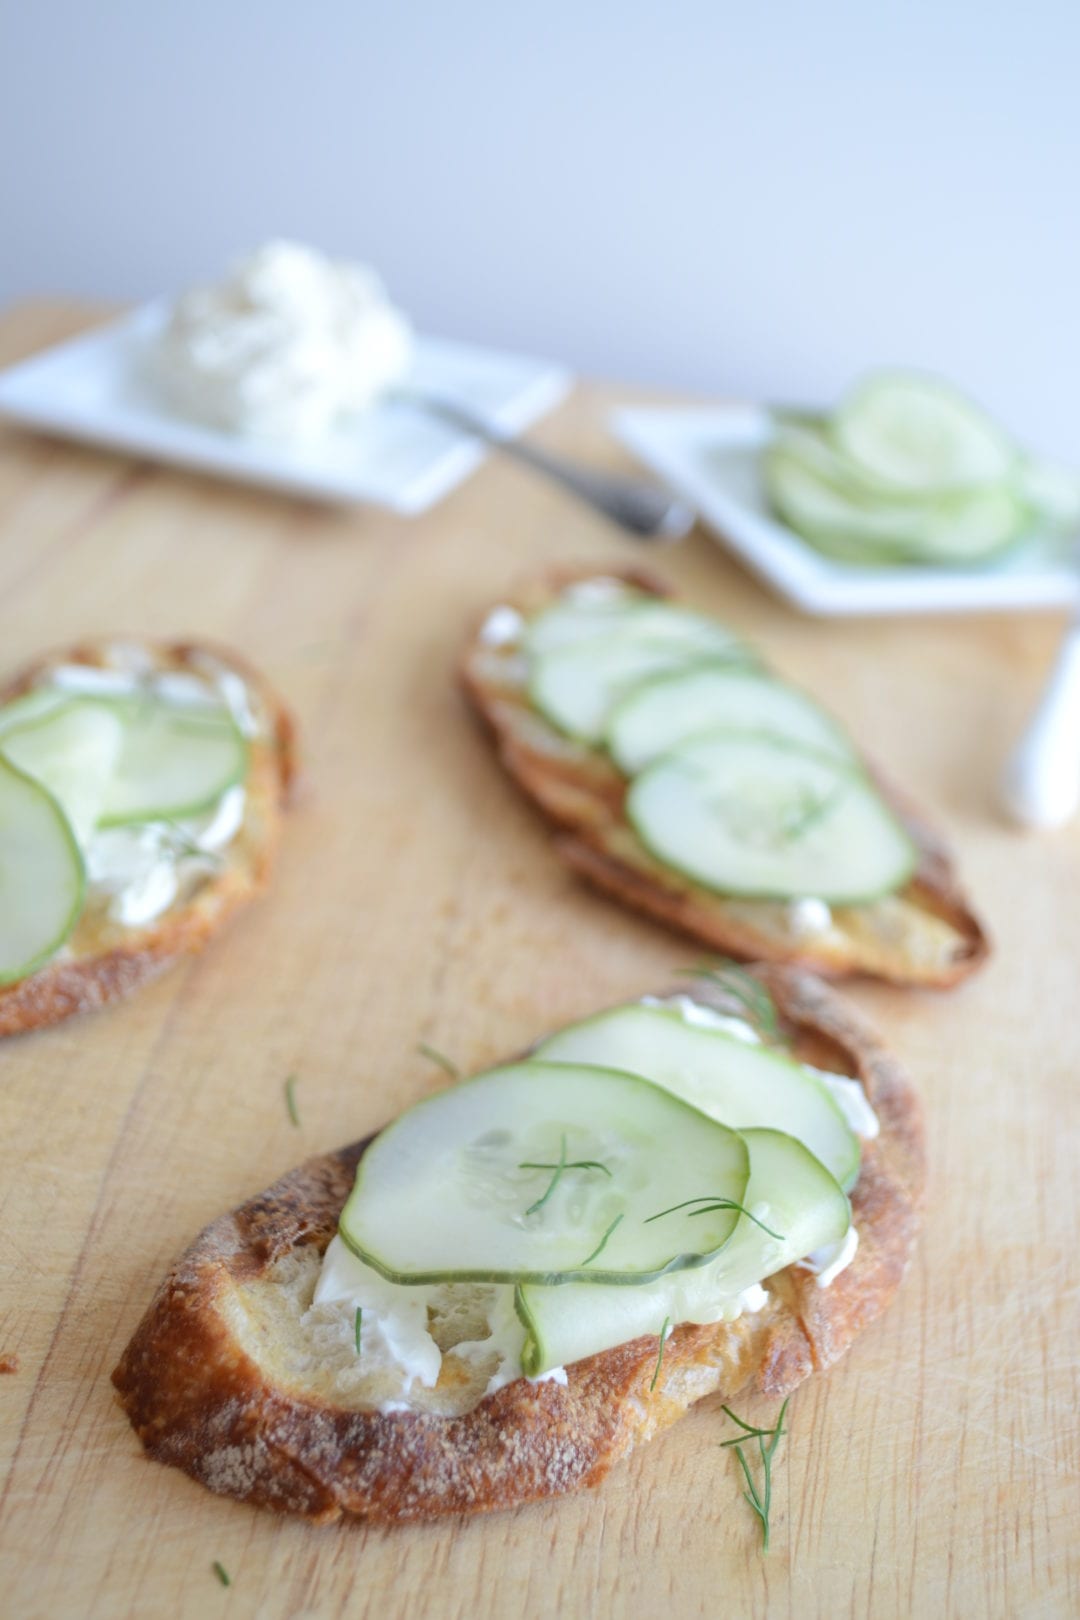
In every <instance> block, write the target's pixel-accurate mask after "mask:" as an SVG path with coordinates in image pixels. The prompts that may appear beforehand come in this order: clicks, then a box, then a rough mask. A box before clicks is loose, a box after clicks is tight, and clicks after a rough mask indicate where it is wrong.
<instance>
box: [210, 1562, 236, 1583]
mask: <svg viewBox="0 0 1080 1620" xmlns="http://www.w3.org/2000/svg"><path fill="white" fill-rule="evenodd" d="M213 1570H214V1574H215V1575H216V1576H217V1578H218V1580H219V1581H220V1582H221V1584H222V1586H231V1585H232V1581H231V1580H230V1579H229V1572H228V1570H227V1569H226V1568H225V1565H224V1564H219V1563H218V1561H217V1559H216V1558H215V1559H214V1564H213Z"/></svg>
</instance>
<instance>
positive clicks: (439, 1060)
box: [416, 1041, 461, 1080]
mask: <svg viewBox="0 0 1080 1620" xmlns="http://www.w3.org/2000/svg"><path fill="white" fill-rule="evenodd" d="M416 1050H417V1051H418V1052H419V1053H420V1055H421V1057H426V1058H427V1059H428V1061H429V1062H431V1063H435V1064H437V1065H438V1066H439V1068H440V1069H442V1070H443V1072H444V1074H448V1075H449V1076H450V1078H451V1080H460V1079H461V1070H460V1069H459V1068H458V1066H457V1064H456V1063H452V1062H451V1061H450V1059H449V1058H448V1057H444V1056H443V1054H442V1053H441V1052H440V1051H438V1050H437V1049H436V1048H435V1047H434V1046H429V1045H428V1043H427V1041H418V1042H417V1043H416Z"/></svg>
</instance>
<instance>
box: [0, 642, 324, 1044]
mask: <svg viewBox="0 0 1080 1620" xmlns="http://www.w3.org/2000/svg"><path fill="white" fill-rule="evenodd" d="M73 667H80V668H84V669H86V670H90V671H102V672H107V673H109V674H114V675H116V676H118V677H125V676H130V678H131V679H132V681H133V682H136V683H140V682H142V683H145V682H147V681H150V680H156V679H158V678H159V677H170V676H178V677H181V678H182V679H184V680H191V679H192V678H194V679H195V680H196V681H198V682H200V683H202V684H203V685H205V688H206V690H207V692H208V693H220V691H221V689H222V687H224V688H225V689H226V690H227V691H228V692H229V694H230V697H231V700H232V702H233V703H234V704H235V705H237V706H238V707H239V708H241V709H242V710H243V711H244V729H245V730H246V732H247V733H248V736H247V745H248V766H247V771H246V774H245V777H244V783H243V786H244V809H243V819H242V821H241V823H240V826H239V829H238V830H237V832H236V834H235V835H234V836H233V837H232V838H231V840H230V841H229V843H228V845H227V846H226V847H225V848H224V849H223V850H222V851H221V853H220V856H219V857H215V859H214V861H213V863H212V870H209V871H206V872H204V873H202V874H201V875H200V877H199V880H198V881H197V882H195V883H193V884H188V885H186V886H185V888H184V890H183V891H182V892H181V893H179V894H178V895H177V897H176V899H175V901H174V902H173V903H172V904H170V905H169V906H168V907H167V909H166V910H164V911H163V912H162V913H161V914H160V915H158V916H156V917H154V918H153V919H152V920H151V921H149V922H147V923H146V924H144V925H142V926H136V927H132V926H129V925H126V924H124V923H123V922H120V921H117V920H116V919H115V918H114V917H112V916H110V915H109V913H108V910H107V909H106V908H105V907H104V906H101V905H96V906H95V905H94V904H88V905H87V906H86V907H85V909H84V910H83V912H82V914H81V915H80V917H79V919H78V921H77V922H76V924H75V927H74V929H73V930H72V932H71V934H70V935H69V937H68V939H67V940H66V942H65V944H64V945H63V947H62V948H61V949H60V950H59V951H58V952H57V953H56V955H54V956H53V957H52V958H51V959H50V960H49V961H47V962H46V963H44V965H43V966H41V967H40V968H38V969H37V970H36V971H35V972H33V973H31V974H30V975H29V976H28V977H26V978H23V979H19V980H17V981H16V982H15V983H13V984H9V985H6V986H4V987H3V988H0V1036H3V1035H17V1034H21V1033H22V1032H24V1031H27V1030H32V1029H37V1028H40V1027H41V1026H43V1025H46V1024H54V1023H58V1022H59V1021H60V1020H62V1019H65V1018H70V1017H71V1016H73V1015H74V1014H76V1013H83V1012H90V1011H93V1010H94V1009H96V1008H99V1007H102V1006H105V1005H106V1004H107V1003H109V1002H113V1001H116V1000H118V999H120V998H121V997H123V996H127V995H129V994H130V993H131V992H132V991H134V990H137V989H138V988H139V987H140V986H141V985H143V984H145V983H146V982H147V981H148V980H150V979H152V978H154V977H156V976H157V975H158V974H160V973H162V972H163V971H164V970H165V969H166V968H167V967H168V966H169V965H170V963H172V962H173V961H175V960H176V959H177V958H178V957H180V956H184V955H188V954H190V953H193V952H196V951H200V950H201V949H202V948H203V946H204V945H206V944H207V942H208V941H209V940H210V939H211V938H212V937H213V936H214V935H215V934H216V933H217V932H218V931H219V929H221V928H222V927H223V926H224V925H225V923H226V922H227V921H228V919H229V918H230V917H231V916H232V915H233V913H234V912H236V911H238V910H239V909H240V908H241V907H242V906H244V905H246V904H247V903H248V901H250V900H251V899H253V898H255V896H257V895H258V894H259V893H260V892H261V891H262V890H263V889H264V888H265V887H266V884H267V881H268V878H269V875H270V871H271V868H272V865H273V860H274V856H275V853H276V850H277V846H278V841H279V837H280V832H281V822H282V812H283V809H284V806H285V804H286V801H287V797H288V793H289V789H290V786H291V784H292V782H293V779H294V775H295V771H296V737H295V727H294V723H293V720H292V716H291V715H290V713H289V711H288V710H287V708H286V707H285V705H284V703H283V702H282V700H281V699H280V698H279V697H278V695H277V693H276V692H275V691H274V690H273V688H272V687H271V686H270V684H269V683H268V682H267V681H266V680H265V679H264V678H263V677H262V676H261V675H260V674H259V673H258V671H257V670H255V669H254V668H253V667H252V666H251V665H250V664H249V663H247V662H246V661H245V660H244V659H243V658H241V657H239V656H238V655H237V654H235V653H233V652H231V651H228V650H226V649H224V648H221V647H217V646H214V645H211V644H209V643H202V642H196V641H176V642H151V641H144V640H139V639H135V638H126V639H124V640H119V639H110V640H105V639H102V640H88V641H83V642H80V643H78V644H77V645H75V646H73V647H68V648H63V649H58V650H57V651H55V652H52V653H49V654H47V655H45V656H43V657H41V658H39V659H36V660H35V661H34V662H33V663H31V664H29V665H27V666H26V667H25V668H24V669H22V670H21V671H19V673H17V674H16V675H15V676H13V677H12V678H11V679H10V680H9V681H7V682H6V683H5V684H4V685H3V687H0V706H2V705H5V704H8V703H12V702H13V701H14V700H15V699H17V698H21V697H23V696H24V695H25V694H27V693H29V692H31V691H32V690H34V689H35V688H37V687H40V686H43V685H48V684H49V682H50V678H51V676H52V675H53V673H54V672H55V671H57V670H60V669H66V670H68V671H70V670H71V669H72V668H73Z"/></svg>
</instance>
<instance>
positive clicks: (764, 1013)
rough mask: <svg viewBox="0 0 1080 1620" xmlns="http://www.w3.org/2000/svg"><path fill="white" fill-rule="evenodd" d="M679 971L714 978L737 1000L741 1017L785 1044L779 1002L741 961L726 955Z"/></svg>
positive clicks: (730, 996)
mask: <svg viewBox="0 0 1080 1620" xmlns="http://www.w3.org/2000/svg"><path fill="white" fill-rule="evenodd" d="M678 972H679V973H680V974H687V975H689V976H690V977H692V978H695V979H711V980H712V982H713V983H714V984H715V985H716V986H717V988H718V989H720V990H722V991H723V992H724V994H725V995H726V996H727V997H728V999H729V1000H730V1001H732V1002H734V1004H735V1006H736V1008H737V1009H738V1016H739V1017H742V1018H745V1019H746V1022H747V1023H748V1024H749V1025H750V1026H751V1027H752V1028H753V1029H755V1030H757V1032H758V1034H759V1035H761V1036H762V1037H763V1038H764V1039H765V1040H766V1041H769V1042H772V1043H775V1044H776V1045H782V1044H783V1041H784V1036H783V1031H782V1030H781V1028H780V1018H779V1014H778V1013H777V1011H776V1003H775V1002H774V1001H773V998H772V996H770V994H769V992H768V991H767V990H766V988H765V986H764V985H763V984H762V983H761V982H760V980H758V979H755V978H754V975H753V974H752V973H748V972H747V971H746V969H745V968H744V967H742V966H741V965H740V964H739V963H738V962H732V961H731V960H730V959H729V958H728V957H723V956H722V957H721V958H720V959H719V961H717V962H698V963H696V964H695V965H694V966H693V967H688V968H679V969H678Z"/></svg>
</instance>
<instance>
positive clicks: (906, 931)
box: [461, 569, 990, 988]
mask: <svg viewBox="0 0 1080 1620" xmlns="http://www.w3.org/2000/svg"><path fill="white" fill-rule="evenodd" d="M599 572H600V571H585V570H563V571H556V572H552V573H550V574H548V575H546V576H544V577H542V578H540V579H537V580H534V581H533V582H532V583H531V584H529V585H526V586H525V587H523V588H522V589H521V590H520V591H519V592H517V593H514V594H513V596H512V599H511V600H509V601H507V602H506V603H503V604H500V606H499V607H497V608H496V609H495V610H494V615H498V614H504V613H505V611H506V609H507V608H509V609H511V613H512V618H511V624H512V623H513V622H514V619H517V620H518V621H519V622H520V621H524V622H526V623H527V622H528V620H530V619H532V618H533V617H535V616H536V615H537V614H539V613H540V612H542V611H543V610H544V609H545V608H547V607H550V606H551V605H552V604H553V603H554V602H556V601H557V600H558V598H559V597H560V595H561V594H562V593H563V592H564V591H565V590H566V589H567V587H568V586H574V585H575V584H580V583H581V581H582V580H587V579H591V578H594V577H596V575H597V573H599ZM602 577H603V578H605V579H610V580H615V581H618V582H619V583H621V584H623V585H625V586H626V587H628V588H629V589H631V590H634V591H636V592H639V593H641V595H642V597H643V599H645V600H649V599H658V600H659V599H665V598H667V597H668V596H669V594H670V593H669V592H668V591H667V589H666V588H665V586H664V585H663V584H662V583H661V582H659V581H658V580H657V579H655V578H654V577H653V576H652V575H651V574H648V573H644V572H642V571H640V570H635V569H626V570H610V569H609V570H604V571H602ZM494 615H493V614H490V613H489V614H488V615H487V616H486V617H485V620H484V622H483V624H481V626H480V627H479V628H478V630H477V632H476V634H475V635H474V636H473V638H472V639H471V641H470V642H469V644H468V647H467V649H466V651H465V654H464V658H463V660H462V665H461V676H462V682H463V685H464V688H465V691H466V693H467V695H468V697H469V699H470V701H471V703H472V705H473V706H474V708H475V709H476V710H477V712H478V713H479V715H480V716H481V717H482V719H483V720H484V721H485V723H486V725H487V726H488V728H489V729H490V731H491V732H492V734H493V736H494V739H495V743H496V746H497V749H498V753H499V758H500V760H501V762H502V764H503V765H504V767H505V769H506V770H507V772H508V773H509V774H510V776H511V777H512V778H513V779H514V781H515V782H516V783H517V784H518V786H519V787H520V788H521V789H522V790H523V791H524V792H525V794H526V795H527V796H528V797H529V798H530V799H531V800H532V802H533V803H534V804H535V805H536V806H537V807H538V808H539V809H540V810H541V812H542V813H543V814H544V816H545V817H546V818H547V819H548V821H550V822H551V823H553V824H554V825H555V827H556V828H557V829H558V833H557V836H556V839H555V846H556V849H557V850H558V852H559V854H560V855H561V856H562V857H563V859H564V860H565V861H567V862H568V864H569V865H570V866H572V867H573V868H574V869H575V871H577V872H578V873H580V874H581V876H583V877H584V878H586V879H587V880H588V881H589V882H590V883H592V884H594V885H595V886H596V887H597V888H599V889H601V890H603V891H604V892H605V893H607V894H609V895H610V896H612V897H613V898H614V899H616V900H619V901H621V902H622V903H623V904H624V905H627V906H629V907H631V908H632V909H633V910H635V911H639V912H643V913H645V914H646V915H648V916H651V917H654V918H656V919H657V920H658V921H660V922H662V923H665V924H667V925H668V926H669V927H671V928H674V929H677V930H678V931H680V932H682V933H684V934H688V935H690V936H691V937H692V938H694V939H697V940H700V941H701V943H702V944H704V945H707V946H708V947H709V948H710V949H713V950H716V951H718V952H721V953H723V954H725V955H731V956H736V957H739V958H741V959H744V960H754V959H757V960H766V961H776V962H790V963H793V964H798V965H800V966H804V967H808V968H810V969H812V970H813V971H814V972H815V973H820V974H823V975H825V976H828V977H839V976H846V975H854V974H868V975H872V976H873V977H876V978H881V979H886V980H890V981H891V982H893V983H896V984H905V985H928V986H933V987H936V988H946V987H948V986H950V985H954V984H957V983H958V982H959V981H960V980H962V979H965V978H967V977H968V976H969V975H970V974H971V973H973V972H975V970H976V969H977V968H978V967H979V966H981V964H982V963H983V962H984V961H985V960H986V957H987V955H988V954H989V950H990V945H989V941H988V938H987V935H986V933H985V931H984V929H983V926H982V924H981V923H980V921H979V919H978V917H977V916H976V915H975V914H974V912H973V911H972V909H971V906H970V904H969V902H968V899H967V896H966V895H965V893H964V891H963V889H962V887H961V885H960V882H959V879H958V877H957V874H956V870H955V867H954V864H953V861H952V857H951V855H950V853H949V850H948V848H947V846H946V844H945V843H944V842H943V840H942V839H941V838H940V837H939V835H938V834H937V833H936V832H935V830H934V829H933V828H932V827H931V826H930V825H929V824H928V822H927V820H926V819H925V817H924V816H923V814H922V812H921V811H920V810H918V809H917V808H916V807H915V806H913V805H912V803H911V802H910V800H909V799H908V797H907V796H906V795H905V794H904V793H902V792H901V791H899V790H898V789H897V788H896V787H895V786H894V785H893V784H891V783H890V782H888V781H887V780H885V779H883V778H882V776H881V775H880V773H878V772H877V771H876V770H874V771H872V772H871V775H872V777H873V779H874V781H875V783H876V785H877V788H878V790H879V792H880V793H881V794H882V795H883V797H884V798H885V800H886V801H887V803H888V804H889V805H890V806H891V808H892V810H893V811H894V812H895V814H896V815H897V816H898V817H899V818H900V820H901V822H902V823H903V825H904V826H905V827H906V829H907V831H908V833H909V834H910V836H911V838H912V839H913V840H914V843H915V845H916V846H917V850H918V864H917V867H916V870H915V871H914V873H913V875H912V877H911V878H910V880H909V881H908V882H907V883H906V885H905V886H904V887H903V888H902V889H901V890H899V891H898V892H897V893H895V894H888V895H885V896H883V897H882V898H880V899H878V900H876V901H873V902H870V903H866V904H861V905H846V906H836V907H833V908H832V911H831V915H830V920H829V926H828V927H827V928H826V929H823V930H819V931H813V932H806V931H804V929H803V928H802V927H801V925H800V924H799V923H798V921H797V913H796V912H794V910H793V908H792V907H791V906H789V905H787V904H785V903H784V902H782V901H779V902H778V901H771V900H759V899H747V898H740V897H735V896H728V895H724V894H720V893H718V892H716V891H715V890H711V889H708V888H706V887H705V886H704V885H703V884H701V883H698V882H695V881H694V880H693V879H692V878H690V877H686V876H683V875H682V874H680V873H679V872H677V871H675V870H674V869H673V868H672V867H670V866H668V865H665V864H663V863H662V862H661V861H659V860H658V859H657V858H656V857H655V856H654V855H653V854H651V853H650V851H649V850H648V849H647V848H646V847H645V845H644V844H643V843H642V841H641V839H640V837H639V836H638V834H637V833H636V832H635V830H634V828H633V827H632V826H631V825H630V824H629V822H628V821H627V819H626V816H625V814H624V804H625V800H626V794H627V786H628V784H627V779H626V778H625V777H624V776H623V775H622V773H621V772H620V771H619V770H618V769H617V768H616V766H615V765H614V763H613V762H612V761H611V759H610V758H609V757H608V755H607V754H606V753H605V752H604V751H603V750H602V749H601V748H599V747H594V746H590V745H588V744H585V743H582V742H579V741H576V740H574V739H573V738H571V737H568V736H566V735H564V734H563V733H562V732H560V731H558V730H557V729H556V728H555V727H554V726H553V725H552V724H550V723H549V721H548V720H547V719H546V718H545V717H544V715H543V714H541V713H540V712H539V711H538V709H537V708H536V707H535V706H534V704H533V703H532V702H531V701H530V698H529V692H528V666H527V660H526V657H525V655H524V653H523V651H522V647H521V642H520V640H519V639H518V638H516V637H515V636H514V635H513V634H510V635H503V634H501V633H500V634H499V635H497V636H491V635H489V634H488V632H487V629H486V628H485V627H487V626H489V625H490V624H491V622H492V619H493V617H494ZM500 629H501V627H500Z"/></svg>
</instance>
